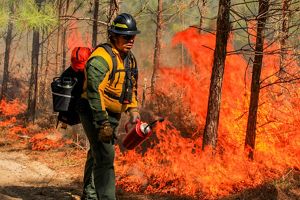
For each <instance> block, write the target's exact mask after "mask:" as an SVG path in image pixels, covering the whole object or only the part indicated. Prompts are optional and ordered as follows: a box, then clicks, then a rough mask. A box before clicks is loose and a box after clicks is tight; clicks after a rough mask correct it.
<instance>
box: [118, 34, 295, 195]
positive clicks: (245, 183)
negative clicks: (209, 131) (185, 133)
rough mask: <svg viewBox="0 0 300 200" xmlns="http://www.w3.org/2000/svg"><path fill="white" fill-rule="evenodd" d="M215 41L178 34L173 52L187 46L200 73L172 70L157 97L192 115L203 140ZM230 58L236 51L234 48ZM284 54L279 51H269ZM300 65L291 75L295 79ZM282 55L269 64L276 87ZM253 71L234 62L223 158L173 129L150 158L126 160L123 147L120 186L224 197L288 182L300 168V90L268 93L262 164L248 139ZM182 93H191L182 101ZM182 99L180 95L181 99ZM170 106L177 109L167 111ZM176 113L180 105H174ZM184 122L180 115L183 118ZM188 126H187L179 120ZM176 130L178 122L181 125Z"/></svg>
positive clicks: (223, 116)
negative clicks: (247, 149)
mask: <svg viewBox="0 0 300 200" xmlns="http://www.w3.org/2000/svg"><path fill="white" fill-rule="evenodd" d="M214 41H215V38H214V36H213V35H208V34H201V35H199V34H198V33H197V31H196V30H195V29H187V30H185V31H183V32H180V33H178V34H176V35H175V37H174V38H173V41H172V42H173V45H176V44H178V43H182V44H184V45H185V47H186V48H187V49H188V51H189V54H190V56H191V58H192V60H193V64H194V65H195V67H196V72H195V71H194V70H192V67H191V66H185V67H184V68H180V67H164V68H162V69H161V70H160V74H159V80H158V82H160V83H163V84H159V85H157V90H158V91H160V92H161V93H163V94H164V95H165V96H167V97H170V98H173V99H176V101H180V103H178V105H179V106H182V107H183V108H188V109H189V110H190V111H191V113H190V116H193V117H191V118H190V119H187V123H188V122H189V121H195V122H196V124H197V126H198V128H197V129H196V132H197V134H198V135H201V133H202V132H201V130H202V129H203V127H204V124H205V117H206V110H207V100H208V92H209V84H210V77H211V66H212V61H213V51H212V49H213V48H214V45H215V44H214ZM227 48H228V49H227V50H228V51H232V50H233V49H234V48H233V46H232V45H231V44H230V43H229V44H228V47H227ZM272 48H273V49H275V48H278V45H277V46H276V45H274V46H270V47H269V49H272ZM297 67H299V66H298V65H297V63H296V62H293V63H291V64H290V65H289V67H288V68H287V70H288V71H289V72H293V70H295V69H296V68H297ZM278 68H279V67H278V56H276V55H266V56H265V57H264V63H263V71H262V80H263V79H266V78H267V77H270V78H268V79H266V81H265V82H264V84H266V83H271V82H272V81H274V80H276V79H277V77H276V76H271V75H272V74H275V72H276V71H278ZM250 72H251V71H250V70H249V67H247V61H245V60H244V58H242V57H241V56H240V55H229V56H227V58H226V66H225V73H224V82H223V88H222V102H221V111H220V123H219V129H218V147H217V154H216V155H215V156H212V155H211V153H209V152H210V151H202V150H201V145H202V137H199V138H196V139H195V138H193V137H190V138H189V137H188V138H184V137H182V133H181V132H179V131H178V130H176V128H175V127H174V126H173V125H172V122H170V121H168V120H166V122H164V123H163V124H161V125H158V127H157V128H156V137H157V138H158V141H159V142H158V143H157V144H154V145H153V148H150V149H148V150H147V151H146V152H145V153H144V154H143V155H141V154H139V153H137V152H138V151H128V152H125V153H121V151H120V149H119V148H118V147H117V148H116V151H117V157H116V173H117V175H119V177H118V178H117V184H118V185H119V186H120V187H122V188H124V189H125V190H126V191H135V192H144V193H173V194H179V195H191V196H197V197H198V198H199V197H201V198H212V199H213V198H216V197H220V196H225V195H228V194H231V193H234V192H236V191H241V190H243V189H245V188H248V187H255V186H257V185H259V184H262V183H264V182H265V181H270V180H272V179H274V178H277V177H279V176H281V175H282V174H283V173H284V172H285V171H286V170H287V169H288V168H298V169H299V167H300V160H299V159H300V134H299V130H297V127H298V126H299V125H300V124H299V123H300V98H299V96H300V90H299V88H300V87H299V86H300V85H299V83H297V84H296V83H295V84H287V85H285V87H287V88H288V91H289V92H286V91H283V90H282V88H281V87H280V86H279V85H278V84H277V85H273V86H270V87H266V88H263V89H262V90H261V93H260V102H259V104H260V106H259V112H258V121H257V136H256V149H255V160H254V161H249V160H248V159H247V156H246V155H245V154H244V140H245V132H246V125H247V116H248V114H247V113H248V108H249V97H250V89H249V88H250V78H251V76H250ZM179 91H180V92H181V93H183V95H182V96H181V98H179V97H178V93H179ZM176 95H177V96H176ZM164 106H166V107H168V106H170V105H164ZM171 106H172V108H170V107H168V108H170V109H171V110H176V108H175V106H177V104H176V105H171ZM180 117H181V116H178V118H180ZM178 120H182V119H178ZM174 123H176V122H174Z"/></svg>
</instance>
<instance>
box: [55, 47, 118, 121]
mask: <svg viewBox="0 0 300 200" xmlns="http://www.w3.org/2000/svg"><path fill="white" fill-rule="evenodd" d="M98 47H103V48H104V49H105V50H106V51H107V52H108V53H109V54H110V56H111V58H112V62H113V71H114V72H113V73H112V74H111V76H110V77H109V79H113V78H114V77H113V76H114V73H115V71H116V68H117V58H116V55H115V54H114V53H113V52H112V48H111V46H110V45H109V44H107V43H104V44H100V45H98V46H97V47H96V48H95V49H97V48H98ZM91 53H92V52H91V50H90V49H89V48H87V47H76V48H74V49H73V51H72V55H71V63H72V64H71V66H70V67H68V68H67V69H66V70H65V71H64V72H63V73H62V74H61V75H60V76H59V77H55V78H53V81H52V83H51V91H52V100H53V111H54V112H58V118H57V124H56V127H57V126H58V124H59V122H63V123H65V124H67V125H71V126H72V125H76V124H79V123H80V118H79V115H78V113H77V111H76V110H77V109H76V107H77V103H78V101H79V99H80V97H81V93H82V89H83V83H84V68H85V64H86V62H87V61H88V58H89V57H90V55H91Z"/></svg>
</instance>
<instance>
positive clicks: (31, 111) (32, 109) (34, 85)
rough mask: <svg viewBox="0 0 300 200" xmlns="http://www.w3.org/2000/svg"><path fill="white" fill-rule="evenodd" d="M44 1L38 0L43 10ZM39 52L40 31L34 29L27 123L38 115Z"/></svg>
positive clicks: (37, 2)
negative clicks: (42, 3)
mask: <svg viewBox="0 0 300 200" xmlns="http://www.w3.org/2000/svg"><path fill="white" fill-rule="evenodd" d="M42 1H43V0H36V1H35V2H36V4H37V5H38V8H39V9H40V8H41V2H42ZM39 50H40V32H39V30H38V29H33V37H32V54H31V75H30V82H29V95H28V102H27V105H28V107H27V121H32V122H34V120H35V113H36V99H37V89H38V64H39Z"/></svg>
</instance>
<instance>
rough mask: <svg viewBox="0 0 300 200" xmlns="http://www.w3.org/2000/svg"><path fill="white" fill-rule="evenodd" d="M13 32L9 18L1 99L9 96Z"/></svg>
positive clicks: (12, 10) (11, 9)
mask: <svg viewBox="0 0 300 200" xmlns="http://www.w3.org/2000/svg"><path fill="white" fill-rule="evenodd" d="M10 11H11V15H13V12H14V8H13V5H12V4H11V6H10ZM12 32H13V24H12V21H11V20H9V22H8V26H7V34H6V37H5V53H4V67H3V79H2V90H1V94H0V100H2V99H6V98H7V97H8V94H7V92H8V81H9V60H10V51H11V43H12V39H13V37H12Z"/></svg>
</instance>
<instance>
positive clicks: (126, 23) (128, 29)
mask: <svg viewBox="0 0 300 200" xmlns="http://www.w3.org/2000/svg"><path fill="white" fill-rule="evenodd" d="M108 31H109V32H111V33H115V34H121V35H136V34H139V33H140V32H141V31H139V30H138V29H137V27H136V22H135V20H134V18H133V17H132V16H131V15H130V14H127V13H122V14H120V15H118V16H117V17H116V18H115V19H114V21H113V22H112V25H111V26H110V28H109V30H108Z"/></svg>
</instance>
